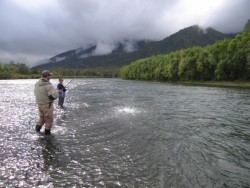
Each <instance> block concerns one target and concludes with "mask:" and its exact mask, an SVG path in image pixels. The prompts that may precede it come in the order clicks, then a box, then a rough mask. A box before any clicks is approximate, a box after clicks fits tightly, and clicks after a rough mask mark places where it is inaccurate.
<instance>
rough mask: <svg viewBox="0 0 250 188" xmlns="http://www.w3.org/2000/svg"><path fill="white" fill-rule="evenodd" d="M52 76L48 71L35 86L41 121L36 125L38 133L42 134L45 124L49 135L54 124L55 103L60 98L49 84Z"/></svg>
mask: <svg viewBox="0 0 250 188" xmlns="http://www.w3.org/2000/svg"><path fill="white" fill-rule="evenodd" d="M51 74H52V73H50V72H49V71H48V70H44V71H43V72H42V78H40V79H39V80H38V81H37V82H36V84H35V91H34V93H35V97H36V103H37V104H38V110H39V120H38V122H37V124H36V131H37V132H40V129H41V128H42V126H43V124H44V123H45V134H46V135H49V134H50V130H51V128H52V124H53V102H54V100H55V99H57V98H58V92H57V90H56V89H55V88H54V87H53V86H52V84H51V83H50V82H49V80H50V77H51Z"/></svg>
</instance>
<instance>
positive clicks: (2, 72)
mask: <svg viewBox="0 0 250 188" xmlns="http://www.w3.org/2000/svg"><path fill="white" fill-rule="evenodd" d="M42 71H43V70H38V69H31V68H29V67H28V66H26V65H25V64H24V63H15V62H13V61H12V62H10V63H9V64H2V63H0V79H27V78H39V77H41V73H42ZM50 71H51V72H53V77H54V78H59V77H64V78H65V77H88V78H93V77H102V78H114V77H118V75H119V67H99V68H98V67H97V68H91V69H64V68H57V69H51V70H50Z"/></svg>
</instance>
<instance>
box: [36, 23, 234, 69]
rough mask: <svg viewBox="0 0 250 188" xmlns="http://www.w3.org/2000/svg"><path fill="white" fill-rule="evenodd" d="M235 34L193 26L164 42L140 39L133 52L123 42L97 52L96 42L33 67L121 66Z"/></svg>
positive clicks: (202, 44)
mask: <svg viewBox="0 0 250 188" xmlns="http://www.w3.org/2000/svg"><path fill="white" fill-rule="evenodd" d="M232 37H234V35H228V34H224V33H221V32H219V31H216V30H214V29H212V28H207V29H205V30H203V29H201V28H200V27H199V26H197V25H194V26H191V27H188V28H185V29H182V30H180V31H178V32H177V33H175V34H173V35H171V36H169V37H167V38H165V39H163V40H161V41H153V42H152V41H151V42H150V41H138V42H136V43H135V44H134V45H133V48H134V50H135V51H133V52H126V49H125V46H124V44H122V43H119V45H118V47H117V48H116V49H114V50H113V51H112V52H111V53H109V54H106V55H94V52H95V50H96V45H93V46H91V47H90V48H88V49H83V48H78V49H76V50H70V51H67V52H64V53H61V54H58V55H56V56H54V57H52V58H50V59H49V60H48V62H47V63H45V64H42V65H39V66H35V67H33V69H54V68H77V69H86V68H94V67H121V66H124V65H127V64H129V63H131V62H133V61H135V60H137V59H140V58H145V57H149V56H152V55H158V54H163V53H167V52H171V51H176V50H180V49H185V48H190V47H193V46H206V45H208V44H213V43H215V42H216V41H218V40H223V39H224V38H232Z"/></svg>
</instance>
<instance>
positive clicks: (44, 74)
mask: <svg viewBox="0 0 250 188" xmlns="http://www.w3.org/2000/svg"><path fill="white" fill-rule="evenodd" d="M52 74H53V73H52V72H49V71H48V70H44V71H43V72H42V75H43V76H48V75H52Z"/></svg>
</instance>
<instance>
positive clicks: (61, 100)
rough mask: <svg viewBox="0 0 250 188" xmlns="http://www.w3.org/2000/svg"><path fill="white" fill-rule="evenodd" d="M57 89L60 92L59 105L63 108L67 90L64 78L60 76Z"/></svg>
mask: <svg viewBox="0 0 250 188" xmlns="http://www.w3.org/2000/svg"><path fill="white" fill-rule="evenodd" d="M57 90H58V93H59V101H58V106H60V107H61V108H63V103H64V98H65V94H66V91H67V90H66V88H65V87H64V85H63V79H62V78H59V84H57Z"/></svg>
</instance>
